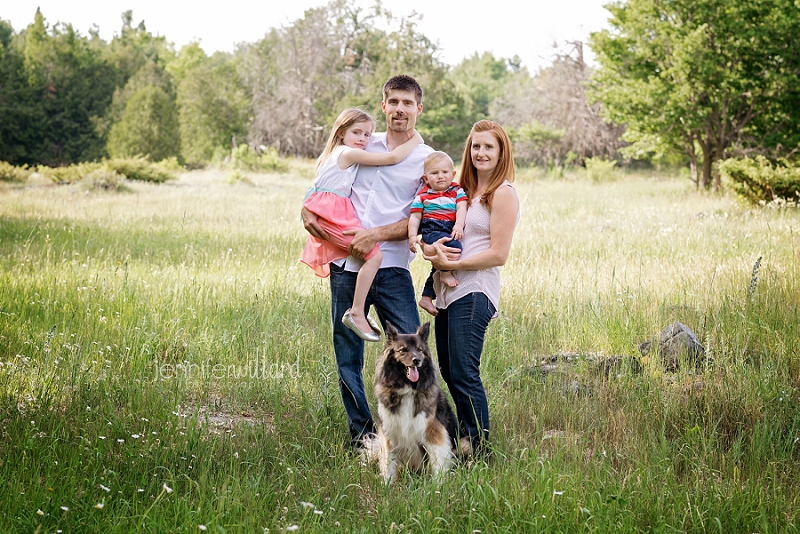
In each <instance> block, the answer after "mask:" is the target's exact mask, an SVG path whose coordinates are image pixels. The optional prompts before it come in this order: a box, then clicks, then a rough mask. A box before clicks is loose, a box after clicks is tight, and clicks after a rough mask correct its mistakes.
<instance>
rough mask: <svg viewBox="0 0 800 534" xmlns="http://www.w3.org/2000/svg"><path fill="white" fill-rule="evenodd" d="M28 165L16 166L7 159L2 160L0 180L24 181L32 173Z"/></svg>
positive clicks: (0, 162)
mask: <svg viewBox="0 0 800 534" xmlns="http://www.w3.org/2000/svg"><path fill="white" fill-rule="evenodd" d="M31 172H33V171H31V170H30V169H28V166H27V165H23V166H22V167H15V166H14V165H11V164H10V163H7V162H5V161H0V182H24V181H26V180H27V179H28V177H29V176H30V175H31Z"/></svg>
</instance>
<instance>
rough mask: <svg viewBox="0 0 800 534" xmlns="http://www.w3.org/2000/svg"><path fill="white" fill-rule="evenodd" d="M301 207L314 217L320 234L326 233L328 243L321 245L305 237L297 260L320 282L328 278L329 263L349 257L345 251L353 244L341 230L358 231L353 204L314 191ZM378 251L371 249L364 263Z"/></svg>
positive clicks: (328, 194)
mask: <svg viewBox="0 0 800 534" xmlns="http://www.w3.org/2000/svg"><path fill="white" fill-rule="evenodd" d="M303 206H304V207H305V208H306V209H307V210H309V211H311V212H313V213H315V214H316V215H317V217H319V219H318V221H317V222H318V223H319V225H320V227H322V229H323V230H325V231H326V232H328V235H329V236H330V239H329V240H328V241H323V240H321V239H317V238H316V237H314V236H308V241H306V247H305V249H304V250H303V254H302V255H301V256H300V261H301V262H303V263H305V264H306V265H308V266H309V267H311V269H312V270H313V271H314V274H316V275H317V276H319V277H320V278H326V277H328V276H330V274H331V271H330V267H329V265H328V264H329V263H330V262H332V261H335V260H340V259H342V258H346V257H347V256H349V253H348V252H347V247H349V246H350V243H351V242H352V241H353V236H351V235H344V234H343V233H342V232H344V231H345V230H357V229H360V228H362V226H361V223H360V222H359V220H358V217H357V216H356V210H355V209H354V208H353V202H352V201H351V200H350V199H349V198H348V197H342V196H339V195H337V194H335V193H328V192H322V191H318V192H316V193H313V194H312V195H311V196H310V197H308V198H307V199H306V200H305V202H303ZM379 250H380V248H379V247H378V245H377V244H376V245H375V248H373V249H372V250H371V251H370V252H369V254H367V256H366V258H365V259H367V260H368V259H370V258H372V257H373V256H375V254H377V253H378V251H379Z"/></svg>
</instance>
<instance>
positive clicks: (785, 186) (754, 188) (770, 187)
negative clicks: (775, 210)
mask: <svg viewBox="0 0 800 534" xmlns="http://www.w3.org/2000/svg"><path fill="white" fill-rule="evenodd" d="M719 172H720V174H721V175H722V177H723V179H724V180H725V181H726V183H727V184H728V185H729V186H730V187H731V188H732V189H733V191H734V192H736V194H737V195H739V196H740V197H742V198H744V199H745V200H747V201H748V202H750V203H752V204H766V203H770V202H780V203H787V202H788V203H791V204H794V205H797V204H798V203H799V202H800V167H792V166H791V165H790V164H789V163H788V162H786V161H785V160H780V161H779V162H778V163H776V164H775V165H773V164H772V163H770V161H769V160H768V159H767V158H765V157H764V156H756V157H755V158H744V159H735V158H730V159H726V160H724V161H721V162H720V163H719Z"/></svg>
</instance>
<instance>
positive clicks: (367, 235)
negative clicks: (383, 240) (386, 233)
mask: <svg viewBox="0 0 800 534" xmlns="http://www.w3.org/2000/svg"><path fill="white" fill-rule="evenodd" d="M342 233H343V234H344V235H351V236H353V240H352V241H351V242H350V246H349V247H347V252H348V253H350V255H351V256H353V257H354V258H358V259H360V260H363V259H364V258H365V257H366V255H367V254H369V252H370V251H371V250H372V249H373V248H375V244H376V243H377V242H378V240H377V239H376V238H375V237H374V235H373V232H372V231H371V230H365V229H363V228H354V229H352V230H345V231H344V232H342Z"/></svg>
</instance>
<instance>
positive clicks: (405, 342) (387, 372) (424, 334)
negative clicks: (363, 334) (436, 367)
mask: <svg viewBox="0 0 800 534" xmlns="http://www.w3.org/2000/svg"><path fill="white" fill-rule="evenodd" d="M430 328H431V325H430V323H425V324H424V325H422V326H420V327H419V328H418V329H417V331H416V333H414V334H400V333H398V332H397V329H396V328H395V327H394V326H393V325H392V324H391V323H389V322H387V323H386V327H385V331H386V344H385V345H384V347H383V354H382V358H381V360H382V365H383V369H382V375H383V379H384V380H388V381H391V382H395V383H396V385H400V384H399V383H398V382H400V383H402V382H405V385H409V384H410V385H411V386H412V387H415V388H416V387H419V386H421V387H427V386H428V384H421V383H420V377H422V378H423V380H422V381H423V382H427V380H426V379H427V378H428V377H430V376H435V372H433V373H432V372H430V370H431V369H433V361H432V360H431V351H430V348H429V347H428V335H429V334H430ZM420 372H421V373H420Z"/></svg>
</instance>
